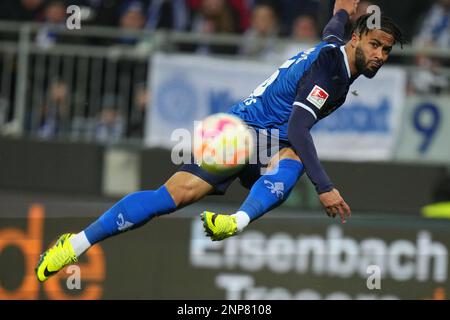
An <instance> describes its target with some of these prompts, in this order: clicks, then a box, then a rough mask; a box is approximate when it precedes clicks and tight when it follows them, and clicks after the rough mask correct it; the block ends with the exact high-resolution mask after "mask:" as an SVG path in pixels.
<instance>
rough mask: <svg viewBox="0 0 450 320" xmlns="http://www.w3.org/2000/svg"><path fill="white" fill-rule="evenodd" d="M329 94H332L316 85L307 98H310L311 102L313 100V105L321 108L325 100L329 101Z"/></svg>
mask: <svg viewBox="0 0 450 320" xmlns="http://www.w3.org/2000/svg"><path fill="white" fill-rule="evenodd" d="M329 96H330V95H329V94H328V93H327V92H326V91H325V90H323V89H322V88H321V87H319V86H317V85H316V86H314V88H313V89H312V91H311V92H310V93H309V95H308V97H307V98H306V100H308V101H309V102H311V103H312V104H313V105H315V106H316V107H317V108H319V109H320V108H322V107H323V105H324V104H325V102H327V100H328V97H329Z"/></svg>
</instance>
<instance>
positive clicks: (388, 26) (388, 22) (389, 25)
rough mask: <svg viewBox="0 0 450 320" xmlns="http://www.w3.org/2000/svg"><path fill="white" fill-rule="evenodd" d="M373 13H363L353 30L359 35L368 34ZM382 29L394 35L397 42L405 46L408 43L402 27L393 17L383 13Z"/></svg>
mask: <svg viewBox="0 0 450 320" xmlns="http://www.w3.org/2000/svg"><path fill="white" fill-rule="evenodd" d="M372 15H373V13H368V14H365V15H362V16H361V17H359V18H358V20H357V21H356V22H355V25H354V26H353V30H352V31H353V32H354V33H356V34H357V35H362V34H367V33H369V31H371V30H372V28H370V27H369V24H368V20H369V18H370V17H371V16H372ZM380 20H381V21H380V22H381V24H380V30H382V31H384V32H386V33H388V34H390V35H392V36H393V37H394V41H395V43H399V44H400V46H401V47H402V48H403V45H404V44H406V43H407V41H406V38H405V35H404V33H403V31H402V30H401V29H400V27H399V26H398V25H397V24H396V23H395V22H394V20H392V19H391V18H389V17H387V16H385V15H383V14H381V18H380Z"/></svg>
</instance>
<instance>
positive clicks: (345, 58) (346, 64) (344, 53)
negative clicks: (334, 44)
mask: <svg viewBox="0 0 450 320" xmlns="http://www.w3.org/2000/svg"><path fill="white" fill-rule="evenodd" d="M341 51H342V54H343V55H344V62H345V67H346V68H347V74H348V77H349V78H351V77H352V73H351V72H350V66H349V64H348V57H347V52H346V51H345V46H341Z"/></svg>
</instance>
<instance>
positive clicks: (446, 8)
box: [414, 0, 450, 48]
mask: <svg viewBox="0 0 450 320" xmlns="http://www.w3.org/2000/svg"><path fill="white" fill-rule="evenodd" d="M414 42H415V44H416V45H418V46H422V47H427V46H434V47H440V48H448V47H449V46H450V0H439V1H437V2H436V3H435V4H434V5H433V6H432V7H431V9H430V11H429V12H428V13H427V14H426V16H425V19H424V21H423V23H422V26H421V28H420V31H419V34H418V36H417V37H416V38H415V39H414Z"/></svg>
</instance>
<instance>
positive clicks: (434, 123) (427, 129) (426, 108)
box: [413, 103, 441, 154]
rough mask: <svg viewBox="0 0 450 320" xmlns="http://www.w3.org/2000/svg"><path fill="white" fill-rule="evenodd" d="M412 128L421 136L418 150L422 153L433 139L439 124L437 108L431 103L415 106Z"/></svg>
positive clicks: (439, 118) (439, 116)
mask: <svg viewBox="0 0 450 320" xmlns="http://www.w3.org/2000/svg"><path fill="white" fill-rule="evenodd" d="M413 123H414V128H415V129H416V130H417V131H418V132H419V133H420V134H421V135H422V136H423V139H422V143H421V144H420V146H419V150H418V151H419V152H420V153H421V154H424V153H426V152H427V150H428V148H429V147H430V145H431V142H432V141H433V138H434V136H435V134H436V132H437V131H438V129H439V126H440V124H441V114H440V112H439V109H438V108H437V107H436V106H435V105H434V104H432V103H423V104H420V105H418V106H417V107H416V109H415V110H414V113H413Z"/></svg>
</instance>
